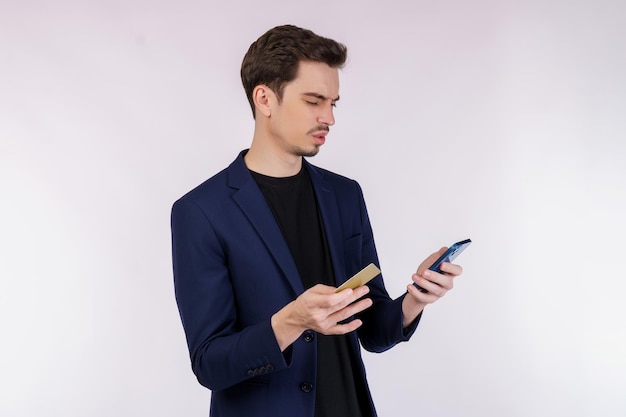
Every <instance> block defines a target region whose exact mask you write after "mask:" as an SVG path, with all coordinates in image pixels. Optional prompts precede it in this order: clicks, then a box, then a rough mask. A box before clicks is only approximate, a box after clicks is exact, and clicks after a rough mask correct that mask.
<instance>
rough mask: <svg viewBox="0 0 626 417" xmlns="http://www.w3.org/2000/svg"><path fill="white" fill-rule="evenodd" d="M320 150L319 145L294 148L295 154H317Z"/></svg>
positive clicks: (307, 155)
mask: <svg viewBox="0 0 626 417" xmlns="http://www.w3.org/2000/svg"><path fill="white" fill-rule="evenodd" d="M319 151H320V147H319V146H314V147H312V148H298V149H295V152H294V153H295V154H296V155H298V156H306V157H309V156H315V155H317V153H318V152H319Z"/></svg>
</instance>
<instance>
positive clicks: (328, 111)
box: [317, 103, 335, 126]
mask: <svg viewBox="0 0 626 417" xmlns="http://www.w3.org/2000/svg"><path fill="white" fill-rule="evenodd" d="M333 110H334V108H333V106H332V104H331V103H326V104H325V105H324V106H322V111H321V112H320V114H319V116H318V117H317V121H318V122H319V123H320V124H323V125H326V126H332V125H334V124H335V116H334V114H333Z"/></svg>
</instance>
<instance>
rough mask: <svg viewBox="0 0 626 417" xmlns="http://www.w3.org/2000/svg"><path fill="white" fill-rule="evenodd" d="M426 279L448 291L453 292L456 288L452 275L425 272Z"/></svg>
mask: <svg viewBox="0 0 626 417" xmlns="http://www.w3.org/2000/svg"><path fill="white" fill-rule="evenodd" d="M424 278H425V279H426V280H428V281H430V282H432V283H434V284H436V285H438V286H440V287H443V288H445V289H446V290H447V291H449V290H451V289H452V287H453V286H454V280H453V279H454V277H453V276H451V275H446V274H440V273H438V272H435V271H430V270H429V271H425V272H424Z"/></svg>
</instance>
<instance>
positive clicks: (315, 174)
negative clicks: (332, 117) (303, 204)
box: [304, 161, 347, 285]
mask: <svg viewBox="0 0 626 417" xmlns="http://www.w3.org/2000/svg"><path fill="white" fill-rule="evenodd" d="M304 163H305V165H306V167H307V168H308V170H309V176H310V178H311V182H312V183H313V189H314V190H315V196H316V197H317V203H318V204H319V207H320V212H321V214H322V221H323V222H324V230H325V231H326V239H327V241H328V249H329V250H330V258H331V261H332V264H333V272H334V273H335V285H337V283H339V282H344V281H345V280H346V278H347V277H346V276H345V274H346V272H345V268H344V267H343V266H342V265H345V262H344V251H343V233H342V228H341V219H340V218H339V205H338V204H337V198H339V197H340V196H338V195H337V193H335V190H334V188H333V186H332V184H331V183H330V182H329V181H328V180H327V179H326V178H325V177H324V173H323V171H321V170H319V169H317V168H316V167H314V166H313V165H311V164H309V163H308V162H307V161H304Z"/></svg>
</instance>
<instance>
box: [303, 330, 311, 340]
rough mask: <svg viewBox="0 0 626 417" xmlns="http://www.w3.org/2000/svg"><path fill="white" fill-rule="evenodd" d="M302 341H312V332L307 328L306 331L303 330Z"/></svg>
mask: <svg viewBox="0 0 626 417" xmlns="http://www.w3.org/2000/svg"><path fill="white" fill-rule="evenodd" d="M304 341H305V342H309V343H310V342H312V341H313V332H312V331H310V330H307V331H306V332H304Z"/></svg>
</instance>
